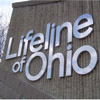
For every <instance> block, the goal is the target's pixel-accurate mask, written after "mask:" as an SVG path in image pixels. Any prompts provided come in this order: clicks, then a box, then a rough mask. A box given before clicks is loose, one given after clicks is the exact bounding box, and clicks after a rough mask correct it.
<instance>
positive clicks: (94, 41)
mask: <svg viewBox="0 0 100 100" xmlns="http://www.w3.org/2000/svg"><path fill="white" fill-rule="evenodd" d="M58 1H59V0H58ZM32 2H33V4H32ZM40 3H41V2H40ZM27 5H28V6H27ZM13 7H14V10H13V14H12V19H11V23H10V28H9V32H8V36H7V40H6V46H5V51H4V56H3V59H2V63H1V65H0V96H1V97H2V98H77V99H78V98H85V99H86V98H88V99H90V98H100V78H99V77H100V67H99V66H100V63H99V59H100V58H99V57H100V35H99V33H100V1H90V0H89V1H70V0H63V1H59V2H57V0H56V2H49V3H48V2H46V3H41V4H38V3H37V4H36V3H35V4H34V1H30V2H26V3H17V4H14V5H13ZM84 13H89V14H91V15H92V16H93V18H94V25H93V29H94V30H93V32H92V33H91V34H90V35H89V36H88V37H86V38H84V39H81V40H79V39H76V38H74V37H73V53H74V52H75V50H76V49H77V48H79V47H80V46H82V45H91V46H93V47H94V48H95V49H96V50H97V52H98V63H97V65H96V68H95V69H94V70H93V71H92V72H91V73H89V74H87V75H84V76H82V75H78V74H77V73H76V72H74V71H73V70H72V76H71V77H64V78H59V77H58V75H59V67H58V66H59V61H58V60H56V61H55V62H54V63H53V77H52V79H51V80H47V79H46V77H47V71H46V72H45V74H44V75H43V77H42V78H41V79H40V80H38V81H35V82H31V81H29V80H28V79H27V78H26V76H25V65H24V67H23V72H22V73H16V74H14V73H13V72H12V65H13V64H14V63H15V62H16V61H20V60H21V58H22V56H21V57H19V58H16V59H10V60H5V56H6V51H7V46H8V41H9V38H10V37H13V38H14V41H13V46H12V48H13V49H12V51H11V53H15V52H17V51H18V46H19V41H20V36H21V35H26V34H27V32H28V31H29V30H31V29H34V30H35V34H36V33H39V32H42V33H44V34H45V33H46V25H47V24H48V23H56V25H61V24H63V23H64V22H68V21H69V22H71V23H72V24H74V22H75V20H76V19H77V18H78V17H79V16H80V15H82V14H84ZM66 46H67V35H66V29H65V30H63V31H62V36H61V45H60V47H57V48H55V52H54V53H57V52H62V53H63V54H64V55H65V57H66V53H67V51H66ZM41 52H44V53H45V54H46V57H48V50H44V49H42V51H41ZM31 54H32V53H31V52H30V50H29V49H28V54H27V59H28V58H29V57H30V55H31ZM89 58H90V57H89V55H88V53H83V54H82V55H81V56H80V58H79V65H81V66H84V67H85V66H86V65H88V63H89ZM41 64H42V62H41V60H40V59H39V58H36V59H35V60H34V61H33V62H32V64H31V65H30V70H31V73H32V75H36V74H37V73H38V72H39V71H40V69H41Z"/></svg>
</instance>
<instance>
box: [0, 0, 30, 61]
mask: <svg viewBox="0 0 100 100" xmlns="http://www.w3.org/2000/svg"><path fill="white" fill-rule="evenodd" d="M23 1H29V0H0V62H1V58H2V56H3V50H4V47H5V40H6V36H7V32H8V29H9V23H10V19H11V15H12V10H13V8H12V3H15V2H23Z"/></svg>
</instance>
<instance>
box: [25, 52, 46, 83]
mask: <svg viewBox="0 0 100 100" xmlns="http://www.w3.org/2000/svg"><path fill="white" fill-rule="evenodd" d="M37 56H38V57H40V58H41V59H42V62H43V65H42V69H41V71H40V72H39V74H38V75H36V76H32V75H31V74H30V73H29V65H30V62H31V61H32V59H33V58H35V57H37ZM46 65H47V60H46V57H45V55H44V54H43V53H42V52H36V53H34V54H32V55H31V56H30V58H29V59H28V61H27V63H26V67H25V74H26V77H27V78H28V79H29V80H30V81H36V80H38V79H40V78H41V77H42V76H43V74H44V72H45V70H46Z"/></svg>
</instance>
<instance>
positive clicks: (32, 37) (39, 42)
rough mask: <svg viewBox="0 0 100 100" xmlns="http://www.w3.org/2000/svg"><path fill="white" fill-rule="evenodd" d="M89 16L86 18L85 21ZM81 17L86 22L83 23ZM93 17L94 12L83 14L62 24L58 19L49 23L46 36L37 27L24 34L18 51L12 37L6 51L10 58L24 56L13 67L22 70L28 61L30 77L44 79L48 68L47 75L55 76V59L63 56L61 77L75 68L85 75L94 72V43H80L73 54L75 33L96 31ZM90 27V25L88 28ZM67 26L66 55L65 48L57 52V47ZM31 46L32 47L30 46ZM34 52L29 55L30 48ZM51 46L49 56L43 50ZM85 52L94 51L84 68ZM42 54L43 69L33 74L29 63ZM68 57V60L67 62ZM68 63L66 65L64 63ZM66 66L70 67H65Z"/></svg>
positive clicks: (90, 53)
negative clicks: (36, 31) (83, 54)
mask: <svg viewBox="0 0 100 100" xmlns="http://www.w3.org/2000/svg"><path fill="white" fill-rule="evenodd" d="M84 20H85V21H84ZM81 21H82V22H83V23H81ZM93 24H94V22H93V17H92V16H91V15H90V14H83V15H81V16H80V17H78V18H77V19H76V21H75V22H74V24H73V27H72V23H71V22H65V23H63V24H62V25H58V26H56V24H55V23H53V24H51V23H48V24H47V28H46V34H45V36H44V34H43V33H37V34H34V30H30V31H29V32H28V33H27V34H26V36H24V35H22V36H21V38H20V41H19V48H18V52H17V53H13V54H11V49H13V48H11V46H12V44H13V37H10V38H9V42H8V49H7V54H6V60H8V59H12V58H17V57H20V56H23V57H22V59H21V61H20V62H15V63H14V64H13V65H12V71H13V72H14V73H18V72H22V70H23V66H24V64H25V75H26V77H27V79H29V80H30V81H36V80H38V79H40V78H41V77H42V76H43V74H44V73H45V71H46V69H47V79H51V78H52V63H53V62H54V61H55V60H56V59H59V66H58V68H59V77H64V72H65V73H66V74H65V75H66V76H71V74H72V73H71V71H72V69H73V70H74V71H75V72H76V73H77V74H81V75H85V74H87V73H90V72H91V71H92V70H93V69H94V68H95V67H96V63H97V52H96V50H95V49H94V48H93V47H92V46H90V45H84V46H81V47H79V48H78V49H77V50H76V51H75V52H74V53H73V54H72V37H73V36H74V37H75V38H77V39H83V38H86V37H87V36H89V35H90V34H91V33H92V31H93V28H92V25H93ZM85 28H86V29H85ZM63 29H67V30H68V31H67V33H66V34H67V41H66V44H67V46H66V51H67V53H66V55H63V54H62V53H61V52H58V53H55V54H54V48H56V47H58V46H60V44H61V40H60V37H61V35H62V34H63V33H62V30H63ZM82 29H85V31H84V32H80V30H82ZM28 47H29V48H28ZM28 49H29V50H30V52H32V55H31V56H30V57H29V58H28V59H26V55H27V50H28ZM41 49H44V50H48V51H49V53H48V58H47V57H46V56H45V54H44V53H43V52H41V51H40V50H41ZM83 52H88V53H89V55H90V57H91V58H90V62H89V65H88V66H86V67H85V68H81V67H80V66H79V65H78V58H79V55H81V54H82V53H83ZM36 57H39V58H40V59H41V60H42V65H41V67H42V68H41V70H40V72H39V73H38V74H37V75H35V76H33V75H31V73H30V70H29V67H30V64H31V62H32V61H33V60H34V59H35V58H36ZM64 61H66V62H64ZM64 64H65V66H64ZM65 67H66V68H65ZM65 69H66V71H65Z"/></svg>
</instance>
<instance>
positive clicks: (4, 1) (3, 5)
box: [0, 0, 28, 16]
mask: <svg viewBox="0 0 100 100" xmlns="http://www.w3.org/2000/svg"><path fill="white" fill-rule="evenodd" d="M22 1H28V0H0V12H4V13H6V14H7V15H9V16H11V13H12V3H14V2H22Z"/></svg>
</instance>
